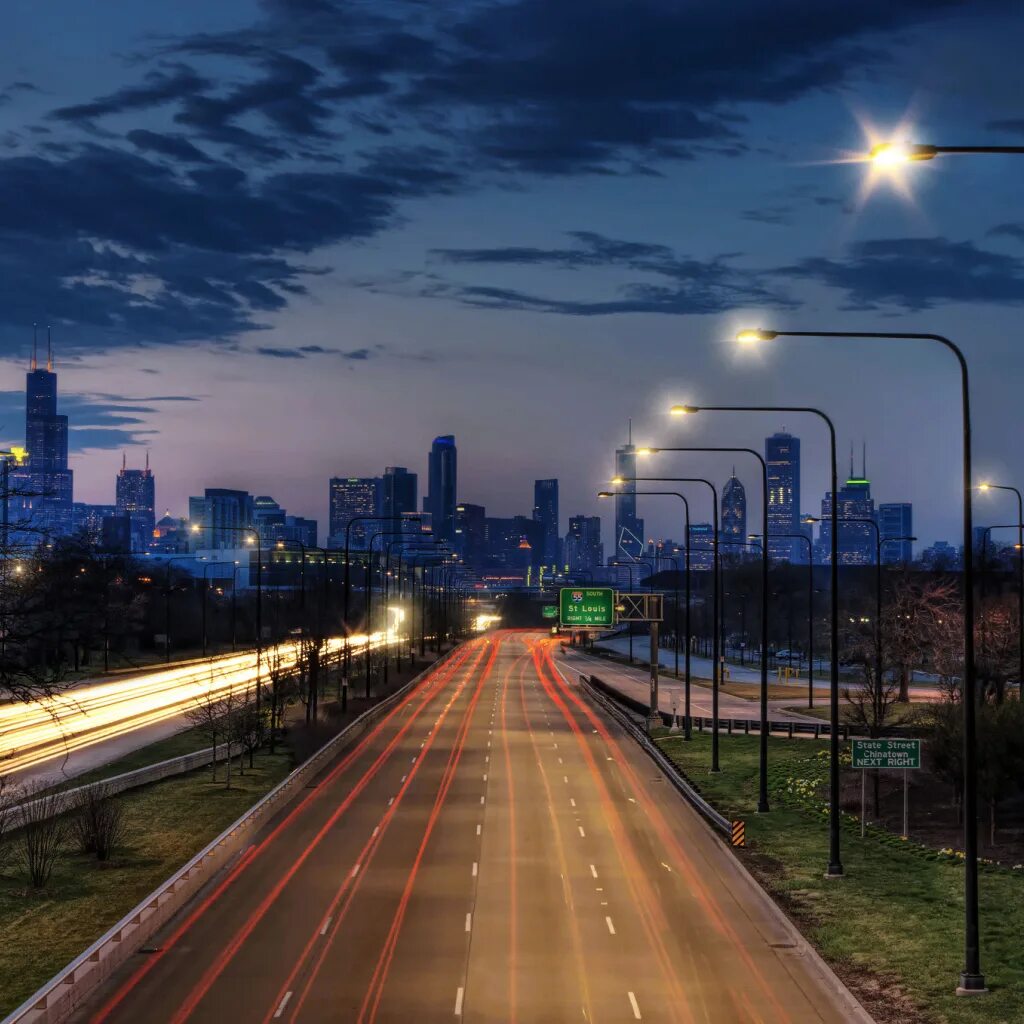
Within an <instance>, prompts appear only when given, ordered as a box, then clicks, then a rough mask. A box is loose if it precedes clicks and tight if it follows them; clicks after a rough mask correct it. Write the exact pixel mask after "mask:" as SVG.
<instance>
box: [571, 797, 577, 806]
mask: <svg viewBox="0 0 1024 1024" xmlns="http://www.w3.org/2000/svg"><path fill="white" fill-rule="evenodd" d="M569 803H570V804H572V806H573V807H575V806H576V801H575V800H573V798H572V797H569Z"/></svg>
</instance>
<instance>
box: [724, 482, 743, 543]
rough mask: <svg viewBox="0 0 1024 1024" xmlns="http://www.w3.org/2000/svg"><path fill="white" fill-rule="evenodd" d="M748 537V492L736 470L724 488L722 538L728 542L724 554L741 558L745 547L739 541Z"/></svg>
mask: <svg viewBox="0 0 1024 1024" xmlns="http://www.w3.org/2000/svg"><path fill="white" fill-rule="evenodd" d="M746 539H747V492H746V491H745V490H744V487H743V484H741V483H740V481H739V479H738V478H737V476H736V470H735V469H734V470H733V471H732V476H731V477H729V479H728V480H726V482H725V486H724V487H723V488H722V540H723V542H725V544H726V549H725V551H724V552H723V554H724V555H727V556H728V555H732V556H734V557H736V558H739V557H741V556H742V555H743V548H742V547H740V546H739V543H737V542H741V543H745V542H746Z"/></svg>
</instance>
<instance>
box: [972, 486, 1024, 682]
mask: <svg viewBox="0 0 1024 1024" xmlns="http://www.w3.org/2000/svg"><path fill="white" fill-rule="evenodd" d="M978 490H979V491H1012V492H1013V493H1014V494H1015V495H1016V497H1017V570H1018V591H1019V592H1018V596H1017V640H1018V642H1017V649H1018V659H1019V661H1018V670H1017V685H1018V687H1019V688H1020V692H1021V693H1022V694H1024V498H1022V497H1021V492H1020V491H1019V490H1018V489H1017V488H1016V487H1012V486H1010V485H1009V484H989V483H984V484H979V485H978ZM989 529H992V530H996V529H1002V527H996V526H993V527H989ZM981 571H982V572H984V571H985V566H984V565H982V567H981Z"/></svg>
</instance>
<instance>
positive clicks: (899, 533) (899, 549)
mask: <svg viewBox="0 0 1024 1024" xmlns="http://www.w3.org/2000/svg"><path fill="white" fill-rule="evenodd" d="M878 526H879V529H880V530H881V532H882V540H883V541H884V540H886V539H887V538H888V539H889V543H888V544H883V545H882V564H883V565H903V564H905V563H909V562H910V561H912V559H913V557H914V550H913V542H912V541H909V540H901V541H899V542H896V541H894V540H892V539H891V538H895V537H913V536H914V507H913V505H911V504H910V502H909V501H899V502H886V503H885V504H883V505H879V506H878Z"/></svg>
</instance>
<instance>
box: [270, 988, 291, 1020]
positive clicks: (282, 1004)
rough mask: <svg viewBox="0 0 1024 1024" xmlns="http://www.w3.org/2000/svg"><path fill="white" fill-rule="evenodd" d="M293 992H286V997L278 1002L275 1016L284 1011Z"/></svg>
mask: <svg viewBox="0 0 1024 1024" xmlns="http://www.w3.org/2000/svg"><path fill="white" fill-rule="evenodd" d="M291 997H292V994H291V992H285V994H284V998H283V999H282V1000H281V1002H279V1003H278V1004H277V1010H276V1011H275V1013H274V1016H275V1017H280V1016H281V1014H282V1013H284V1008H285V1007H286V1006H287V1005H288V1000H289V999H291Z"/></svg>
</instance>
